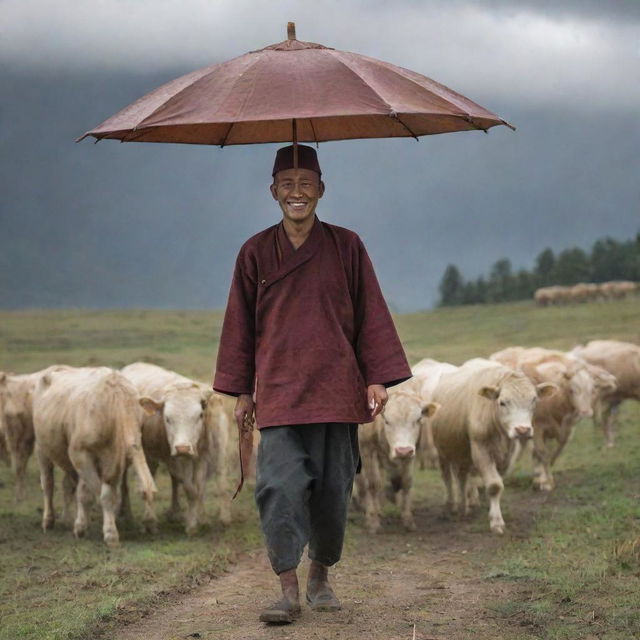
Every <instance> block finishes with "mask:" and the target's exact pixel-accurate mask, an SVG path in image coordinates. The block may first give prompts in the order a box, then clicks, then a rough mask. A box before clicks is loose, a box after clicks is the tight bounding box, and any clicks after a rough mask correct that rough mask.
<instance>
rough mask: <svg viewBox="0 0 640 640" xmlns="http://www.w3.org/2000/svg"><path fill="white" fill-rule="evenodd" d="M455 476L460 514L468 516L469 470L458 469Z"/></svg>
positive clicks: (464, 468)
mask: <svg viewBox="0 0 640 640" xmlns="http://www.w3.org/2000/svg"><path fill="white" fill-rule="evenodd" d="M455 475H456V482H457V485H458V487H457V489H458V499H459V500H460V513H461V514H462V515H465V516H467V515H469V503H468V501H467V484H468V481H469V469H467V468H466V467H458V469H457V473H456V474H455Z"/></svg>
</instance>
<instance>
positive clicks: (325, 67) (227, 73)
mask: <svg viewBox="0 0 640 640" xmlns="http://www.w3.org/2000/svg"><path fill="white" fill-rule="evenodd" d="M496 125H506V126H508V127H510V128H512V129H513V127H512V126H511V125H510V124H509V123H508V122H506V121H505V120H503V119H502V118H500V117H499V116H496V115H495V114H493V113H491V112H490V111H487V110H486V109H484V108H483V107H481V106H480V105H478V104H476V103H475V102H472V101H471V100H469V99H468V98H465V97H464V96H463V95H461V94H459V93H456V92H455V91H452V90H451V89H449V88H447V87H445V86H444V85H442V84H440V83H438V82H435V81H434V80H431V79H429V78H427V77H426V76H423V75H420V74H419V73H415V72H414V71H409V70H408V69H403V68H402V67H397V66H395V65H392V64H389V63H387V62H382V61H381V60H376V59H374V58H369V57H366V56H362V55H358V54H355V53H350V52H347V51H338V50H336V49H332V48H330V47H325V46H324V45H321V44H315V43H313V42H302V41H300V40H297V39H296V34H295V25H294V24H293V23H292V22H290V23H289V24H288V38H287V40H285V41H284V42H280V43H278V44H273V45H270V46H268V47H265V48H263V49H259V50H257V51H252V52H250V53H247V54H245V55H242V56H239V57H237V58H233V59H232V60H229V61H227V62H223V63H221V64H215V65H212V66H209V67H205V68H203V69H200V70H198V71H194V72H192V73H189V74H187V75H184V76H181V77H179V78H176V79H175V80H172V81H170V82H168V83H166V84H164V85H162V86H161V87H159V88H157V89H155V90H154V91H152V92H151V93H148V94H147V95H146V96H143V97H142V98H140V99H139V100H137V101H136V102H134V103H132V104H131V105H129V106H128V107H125V108H124V109H122V111H119V112H118V113H116V114H115V115H113V116H112V117H110V118H109V119H108V120H105V121H104V122H103V123H102V124H100V125H98V126H97V127H96V128H95V129H92V130H91V131H88V132H87V133H85V134H84V135H83V136H81V137H80V138H78V141H79V140H82V139H83V138H85V137H87V136H93V137H94V138H96V139H97V140H102V139H105V138H106V139H116V140H121V141H122V142H177V143H190V144H212V145H219V146H221V147H225V146H227V145H234V144H254V143H266V142H290V141H292V140H293V142H294V144H295V143H297V142H298V141H300V142H316V143H317V142H325V141H328V140H347V139H354V138H394V137H408V136H411V137H414V138H416V139H417V138H418V136H424V135H430V134H436V133H449V132H453V131H468V130H482V131H485V132H486V131H487V130H488V129H489V128H490V127H493V126H496Z"/></svg>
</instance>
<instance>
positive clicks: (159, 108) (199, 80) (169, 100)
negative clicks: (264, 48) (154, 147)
mask: <svg viewBox="0 0 640 640" xmlns="http://www.w3.org/2000/svg"><path fill="white" fill-rule="evenodd" d="M234 60H235V58H234V59H233V60H229V61H228V62H233V61H234ZM260 61H261V58H258V59H256V60H254V61H253V62H252V63H251V64H249V65H248V66H247V68H246V69H245V70H244V72H243V73H246V72H247V71H249V69H251V68H252V67H254V66H255V65H256V64H258V62H260ZM223 64H225V63H223ZM210 69H211V67H205V68H204V69H202V71H205V70H207V73H203V74H202V75H201V76H200V77H199V78H197V79H196V80H194V81H193V82H192V83H190V84H188V85H185V86H184V87H182V89H180V91H176V93H174V94H173V95H172V96H170V97H169V98H168V99H167V100H166V101H165V102H163V103H162V104H161V105H159V106H158V107H156V108H155V109H154V110H153V111H152V112H151V113H149V114H148V115H146V116H145V117H144V118H143V119H142V120H140V122H138V124H137V125H136V126H135V127H134V129H139V128H143V127H148V128H152V127H155V126H162V125H154V124H152V125H145V124H143V123H144V122H145V121H147V120H149V119H150V118H151V117H153V116H154V115H156V114H157V113H158V112H159V111H161V110H162V109H164V108H166V106H167V104H169V103H170V102H172V101H174V100H175V99H176V98H177V97H178V96H180V95H181V94H182V93H184V92H185V91H187V90H188V89H191V88H193V87H194V86H195V85H197V84H198V83H200V82H203V81H205V80H206V79H207V78H208V77H209V75H210V74H211V73H212V71H210ZM194 73H197V72H194ZM230 91H231V87H230V88H229V90H228V91H227V95H228V94H229V92H230Z"/></svg>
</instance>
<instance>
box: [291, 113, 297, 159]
mask: <svg viewBox="0 0 640 640" xmlns="http://www.w3.org/2000/svg"><path fill="white" fill-rule="evenodd" d="M291 137H292V138H293V168H294V169H297V168H298V123H297V122H296V119H295V118H294V119H293V120H292V121H291Z"/></svg>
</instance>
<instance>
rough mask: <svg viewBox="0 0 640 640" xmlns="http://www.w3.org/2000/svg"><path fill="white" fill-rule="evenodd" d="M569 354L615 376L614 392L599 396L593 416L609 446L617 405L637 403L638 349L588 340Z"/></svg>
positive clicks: (639, 392)
mask: <svg viewBox="0 0 640 640" xmlns="http://www.w3.org/2000/svg"><path fill="white" fill-rule="evenodd" d="M571 353H572V354H573V355H575V356H578V357H579V358H582V359H583V360H586V361H587V362H588V363H590V364H592V365H595V366H598V367H601V368H602V369H604V370H605V371H608V372H609V373H610V374H611V375H613V376H615V379H616V383H617V387H616V389H615V390H614V391H612V392H611V393H609V394H606V395H604V396H603V397H602V399H601V401H600V403H599V406H598V407H597V410H596V415H595V421H596V423H597V424H598V425H599V426H600V427H601V428H602V430H603V433H604V436H605V443H606V446H607V447H613V446H614V440H615V419H616V415H617V413H618V408H619V407H620V404H621V403H622V402H623V401H624V400H627V399H629V400H631V399H633V400H640V347H639V346H638V345H635V344H632V343H630V342H621V341H618V340H592V341H591V342H588V343H587V344H586V345H582V346H578V347H576V348H574V349H573V351H571Z"/></svg>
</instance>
